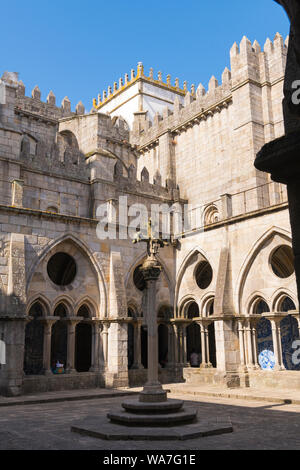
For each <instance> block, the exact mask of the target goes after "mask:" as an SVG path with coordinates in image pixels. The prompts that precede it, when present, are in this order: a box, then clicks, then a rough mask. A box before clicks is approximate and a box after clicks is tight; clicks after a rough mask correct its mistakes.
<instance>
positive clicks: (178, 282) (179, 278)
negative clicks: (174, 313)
mask: <svg viewBox="0 0 300 470" xmlns="http://www.w3.org/2000/svg"><path fill="white" fill-rule="evenodd" d="M199 255H200V256H202V257H203V258H204V259H205V260H207V261H208V255H207V254H206V253H205V251H204V250H202V248H200V247H199V246H197V247H195V248H193V249H192V250H191V251H190V252H189V253H188V254H187V255H186V256H185V258H184V260H183V261H182V263H181V265H180V268H179V271H178V274H177V277H176V283H175V298H174V304H175V306H176V305H177V304H178V295H179V289H180V286H181V282H182V279H183V276H184V273H185V271H186V268H187V266H188V265H189V263H190V262H191V261H192V260H193V257H194V256H199ZM208 262H209V261H208Z"/></svg>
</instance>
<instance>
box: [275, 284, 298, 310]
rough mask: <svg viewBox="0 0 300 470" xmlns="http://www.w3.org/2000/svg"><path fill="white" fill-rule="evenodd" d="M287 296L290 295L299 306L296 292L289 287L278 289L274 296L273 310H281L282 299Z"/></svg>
mask: <svg viewBox="0 0 300 470" xmlns="http://www.w3.org/2000/svg"><path fill="white" fill-rule="evenodd" d="M286 297H289V298H290V299H291V300H292V301H293V302H294V304H295V306H296V308H297V304H298V302H297V298H296V296H295V294H294V292H292V291H290V290H289V289H286V288H285V289H278V290H277V291H276V292H275V293H274V295H273V297H272V303H271V305H272V311H273V312H280V305H281V303H282V301H283V300H284V299H285V298H286Z"/></svg>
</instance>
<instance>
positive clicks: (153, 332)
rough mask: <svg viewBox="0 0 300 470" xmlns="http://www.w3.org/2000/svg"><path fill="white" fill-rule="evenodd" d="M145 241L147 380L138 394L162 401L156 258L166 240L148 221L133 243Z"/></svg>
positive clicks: (147, 399) (143, 269)
mask: <svg viewBox="0 0 300 470" xmlns="http://www.w3.org/2000/svg"><path fill="white" fill-rule="evenodd" d="M139 242H144V243H147V254H148V257H147V259H146V260H145V262H144V263H143V265H142V267H141V271H142V273H143V276H144V279H145V281H146V284H147V293H146V324H147V330H148V381H147V383H146V385H145V387H144V390H143V391H142V392H141V394H140V401H141V402H154V403H155V402H163V401H166V400H167V393H166V392H165V391H164V390H163V388H162V386H161V384H160V382H159V380H158V329H157V316H156V281H157V280H158V278H159V276H160V273H161V270H162V266H161V264H160V263H159V261H158V260H157V258H156V255H157V253H158V251H159V248H162V247H164V246H167V245H168V242H166V241H165V240H162V239H160V238H156V237H155V236H154V235H153V231H152V222H151V219H149V222H148V236H147V237H145V238H144V237H143V236H142V234H141V233H140V232H139V233H138V234H137V236H136V238H135V239H134V240H133V243H139Z"/></svg>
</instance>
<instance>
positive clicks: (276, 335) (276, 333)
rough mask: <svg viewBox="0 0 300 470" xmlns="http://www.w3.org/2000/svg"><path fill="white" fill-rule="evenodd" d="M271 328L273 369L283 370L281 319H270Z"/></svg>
mask: <svg viewBox="0 0 300 470" xmlns="http://www.w3.org/2000/svg"><path fill="white" fill-rule="evenodd" d="M269 320H270V322H271V327H272V338H273V347H274V355H275V367H274V370H285V367H284V365H283V360H282V348H281V331H280V321H281V318H270V319H269Z"/></svg>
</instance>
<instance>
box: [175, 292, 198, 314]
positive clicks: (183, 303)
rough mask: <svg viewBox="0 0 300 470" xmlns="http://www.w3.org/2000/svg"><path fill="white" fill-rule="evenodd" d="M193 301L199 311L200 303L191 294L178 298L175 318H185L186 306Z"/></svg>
mask: <svg viewBox="0 0 300 470" xmlns="http://www.w3.org/2000/svg"><path fill="white" fill-rule="evenodd" d="M193 303H195V304H197V305H198V308H199V312H200V305H199V302H198V301H197V299H196V297H195V296H193V295H186V296H185V297H183V298H182V299H181V300H180V303H179V308H178V316H177V318H186V312H187V310H188V308H189V307H190V306H191V304H193Z"/></svg>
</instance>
